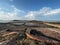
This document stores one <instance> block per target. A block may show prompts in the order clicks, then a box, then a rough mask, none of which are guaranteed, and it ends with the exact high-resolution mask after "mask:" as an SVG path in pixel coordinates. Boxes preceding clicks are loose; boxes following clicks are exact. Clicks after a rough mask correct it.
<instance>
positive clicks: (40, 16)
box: [0, 5, 60, 20]
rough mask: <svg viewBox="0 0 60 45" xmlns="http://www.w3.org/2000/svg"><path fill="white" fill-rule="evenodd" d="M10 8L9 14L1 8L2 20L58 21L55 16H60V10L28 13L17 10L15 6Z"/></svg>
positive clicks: (0, 17)
mask: <svg viewBox="0 0 60 45" xmlns="http://www.w3.org/2000/svg"><path fill="white" fill-rule="evenodd" d="M10 8H11V9H10V10H9V12H6V11H5V10H8V9H5V10H4V9H2V8H0V20H47V19H56V17H55V18H54V16H55V15H58V14H60V8H58V9H52V8H51V7H43V8H41V9H40V10H37V11H28V12H25V11H23V10H20V9H17V8H16V7H15V6H14V5H11V6H10ZM58 20H59V19H58Z"/></svg>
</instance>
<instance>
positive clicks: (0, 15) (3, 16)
mask: <svg viewBox="0 0 60 45" xmlns="http://www.w3.org/2000/svg"><path fill="white" fill-rule="evenodd" d="M11 8H12V11H9V12H6V11H5V10H4V9H2V8H0V20H16V19H20V17H19V16H18V15H19V13H24V11H22V10H19V9H17V8H16V7H15V6H11Z"/></svg>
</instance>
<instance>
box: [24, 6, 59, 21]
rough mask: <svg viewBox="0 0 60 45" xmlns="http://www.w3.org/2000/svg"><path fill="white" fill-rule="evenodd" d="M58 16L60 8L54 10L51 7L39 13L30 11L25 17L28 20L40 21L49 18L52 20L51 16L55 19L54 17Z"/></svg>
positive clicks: (44, 8)
mask: <svg viewBox="0 0 60 45" xmlns="http://www.w3.org/2000/svg"><path fill="white" fill-rule="evenodd" d="M58 14H60V8H58V9H52V8H50V7H43V8H42V9H40V10H38V11H29V12H28V13H27V15H26V16H25V17H26V19H31V20H34V19H35V20H36V19H38V20H39V19H44V18H47V19H48V17H49V18H50V17H51V16H52V17H53V18H54V16H55V15H58ZM47 19H46V20H47Z"/></svg>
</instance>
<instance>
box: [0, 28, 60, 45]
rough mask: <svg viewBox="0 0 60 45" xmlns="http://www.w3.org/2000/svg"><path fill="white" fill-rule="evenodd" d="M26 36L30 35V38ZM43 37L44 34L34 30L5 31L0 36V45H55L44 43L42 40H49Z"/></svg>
mask: <svg viewBox="0 0 60 45" xmlns="http://www.w3.org/2000/svg"><path fill="white" fill-rule="evenodd" d="M26 34H30V35H29V36H30V37H29V36H28V35H26ZM44 36H45V35H44V34H42V33H41V32H39V31H37V30H35V29H27V28H26V29H25V30H20V31H18V30H17V31H16V30H15V31H14V30H7V31H6V32H3V33H2V34H0V45H55V44H54V43H48V42H44V40H49V39H47V38H45V37H44ZM31 37H32V38H33V39H32V38H31ZM39 38H40V39H39ZM40 40H42V41H40ZM59 44H60V43H58V44H57V45H59Z"/></svg>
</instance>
